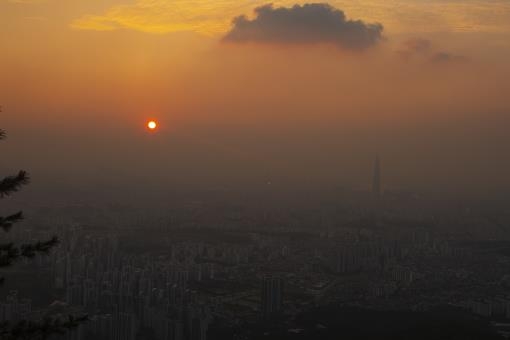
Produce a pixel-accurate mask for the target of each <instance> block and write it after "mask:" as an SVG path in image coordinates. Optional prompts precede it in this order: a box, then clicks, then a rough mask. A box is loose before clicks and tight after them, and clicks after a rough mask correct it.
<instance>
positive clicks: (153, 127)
mask: <svg viewBox="0 0 510 340" xmlns="http://www.w3.org/2000/svg"><path fill="white" fill-rule="evenodd" d="M147 127H148V128H149V129H150V130H155V129H156V128H157V127H158V124H157V123H156V122H155V121H154V120H151V121H149V122H148V123H147Z"/></svg>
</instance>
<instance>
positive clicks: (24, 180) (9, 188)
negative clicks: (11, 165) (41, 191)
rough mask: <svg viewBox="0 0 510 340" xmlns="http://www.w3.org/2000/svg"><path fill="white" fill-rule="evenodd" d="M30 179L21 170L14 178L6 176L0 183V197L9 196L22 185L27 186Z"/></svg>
mask: <svg viewBox="0 0 510 340" xmlns="http://www.w3.org/2000/svg"><path fill="white" fill-rule="evenodd" d="M29 182H30V178H29V176H28V174H27V172H26V171H23V170H21V171H20V172H18V174H17V175H15V176H7V177H5V178H4V179H3V180H1V181H0V197H5V196H9V195H10V194H12V193H15V192H17V191H18V190H19V189H20V188H21V187H22V186H23V185H25V184H28V183H29Z"/></svg>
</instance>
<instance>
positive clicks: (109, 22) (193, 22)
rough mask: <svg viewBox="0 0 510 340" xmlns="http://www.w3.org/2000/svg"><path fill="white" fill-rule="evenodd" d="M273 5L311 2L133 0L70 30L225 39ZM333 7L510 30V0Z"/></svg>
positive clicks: (406, 20) (339, 0)
mask: <svg viewBox="0 0 510 340" xmlns="http://www.w3.org/2000/svg"><path fill="white" fill-rule="evenodd" d="M8 1H29V2H32V1H38V0H8ZM41 1H42V0H41ZM126 1H127V0H126ZM268 2H272V3H273V4H274V6H287V7H288V6H292V5H295V4H300V5H303V4H306V3H307V2H308V1H300V0H299V1H296V0H294V1H292V0H274V1H267V0H193V1H187V0H135V1H133V0H132V1H130V2H126V3H125V4H121V5H116V6H113V7H111V8H110V9H108V10H106V11H105V12H103V13H87V14H85V15H83V16H81V17H79V18H77V19H76V20H74V21H73V22H72V23H71V26H72V27H73V28H76V29H88V30H117V29H129V30H137V31H142V32H148V33H170V32H178V31H194V32H199V33H206V34H213V35H215V34H217V35H220V34H224V33H225V32H227V31H228V30H229V28H230V24H231V19H232V18H233V17H237V16H239V15H241V14H243V13H250V12H251V11H252V10H253V9H254V8H256V7H260V6H263V5H267V4H268ZM328 3H329V4H330V5H332V6H334V7H337V8H341V9H343V10H344V11H345V12H346V13H348V14H349V15H350V16H352V17H355V18H361V19H363V20H364V21H366V22H381V23H383V24H384V26H385V28H386V29H387V31H388V32H390V33H396V32H404V33H409V32H414V33H424V32H446V31H448V32H464V31H468V32H510V2H509V1H508V0H492V1H486V0H484V1H482V0H464V1H458V0H430V1H418V0H366V1H352V0H331V1H329V2H328Z"/></svg>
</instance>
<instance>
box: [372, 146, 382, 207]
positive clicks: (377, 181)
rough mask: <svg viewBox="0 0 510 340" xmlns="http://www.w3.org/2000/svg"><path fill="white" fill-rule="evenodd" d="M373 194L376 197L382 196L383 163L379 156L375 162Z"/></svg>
mask: <svg viewBox="0 0 510 340" xmlns="http://www.w3.org/2000/svg"><path fill="white" fill-rule="evenodd" d="M372 194H373V195H374V196H375V197H380V196H381V161H380V160H379V155H377V156H376V157H375V162H374V178H373V181H372Z"/></svg>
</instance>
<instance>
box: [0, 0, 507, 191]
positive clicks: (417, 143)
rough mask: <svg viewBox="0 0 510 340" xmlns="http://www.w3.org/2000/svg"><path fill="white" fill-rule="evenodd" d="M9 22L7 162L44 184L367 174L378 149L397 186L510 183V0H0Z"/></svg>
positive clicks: (153, 184)
mask: <svg viewBox="0 0 510 340" xmlns="http://www.w3.org/2000/svg"><path fill="white" fill-rule="evenodd" d="M0 21H1V22H2V25H1V27H0V43H1V46H2V49H1V50H0V76H1V78H0V79H1V80H0V104H1V105H2V108H3V112H2V113H1V116H0V122H1V125H2V127H3V128H4V129H6V130H7V131H8V132H9V139H8V140H7V141H5V142H4V143H2V145H1V146H0V149H1V150H0V152H2V154H3V155H4V156H3V157H2V160H3V162H2V164H0V169H1V170H2V171H3V172H9V171H13V170H14V169H18V168H20V167H21V168H26V169H27V170H29V171H30V172H31V173H32V174H33V177H34V181H35V183H39V184H41V183H54V184H55V183H56V184H58V185H60V186H63V187H66V188H75V187H79V186H80V185H82V186H84V187H88V188H91V187H94V186H97V187H105V186H111V187H112V188H125V187H126V186H129V185H131V184H132V183H136V185H137V187H138V186H139V187H147V188H174V187H178V186H179V187H184V188H186V187H202V188H205V187H207V188H213V187H229V186H240V187H243V186H257V185H259V184H261V183H266V182H268V181H271V182H272V183H285V184H286V185H321V186H347V187H352V188H358V189H367V188H369V186H370V179H371V171H372V163H373V160H374V158H375V155H376V154H379V155H380V157H381V159H382V164H383V182H384V186H385V187H386V188H387V189H398V190H410V191H423V190H429V191H448V192H463V193H476V194H484V195H485V194H492V193H508V192H509V190H510V176H508V173H510V159H509V157H508V152H507V150H506V145H508V144H509V142H510V133H508V132H509V131H508V130H509V128H508V127H507V126H510V125H508V122H509V120H510V119H509V118H510V116H509V114H510V111H509V110H510V99H509V98H510V86H509V85H510V63H509V62H508V60H510V2H509V1H508V0H485V1H478V0H463V1H460V0H458V1H457V0H428V1H425V0H367V1H330V2H323V3H313V2H303V1H273V2H272V4H271V3H269V2H265V1H258V0H253V1H242V0H218V1H212V0H195V1H181V0H173V1H172V0H131V1H128V0H101V1H99V0H86V1H85V0H0ZM148 119H156V120H157V121H158V122H159V129H158V131H157V132H155V133H148V132H147V130H146V129H145V123H146V121H147V120H148ZM48 185H49V184H48ZM36 187H37V186H36Z"/></svg>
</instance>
